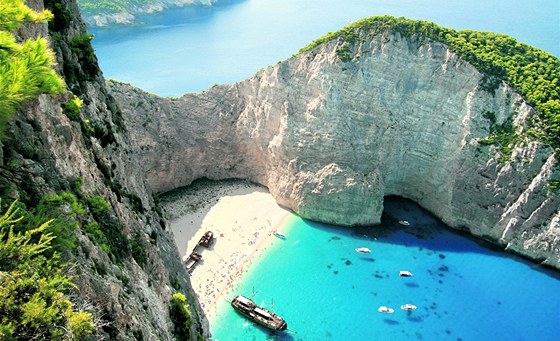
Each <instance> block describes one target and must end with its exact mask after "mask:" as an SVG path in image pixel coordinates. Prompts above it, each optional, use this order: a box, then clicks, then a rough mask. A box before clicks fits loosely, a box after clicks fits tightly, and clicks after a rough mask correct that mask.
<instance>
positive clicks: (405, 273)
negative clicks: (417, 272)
mask: <svg viewBox="0 0 560 341" xmlns="http://www.w3.org/2000/svg"><path fill="white" fill-rule="evenodd" d="M399 276H401V277H412V276H413V274H412V272H410V271H406V270H401V271H399Z"/></svg>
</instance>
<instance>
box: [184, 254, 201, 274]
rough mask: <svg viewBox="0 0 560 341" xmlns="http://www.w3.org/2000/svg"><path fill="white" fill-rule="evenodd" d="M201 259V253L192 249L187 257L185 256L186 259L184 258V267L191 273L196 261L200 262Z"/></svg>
mask: <svg viewBox="0 0 560 341" xmlns="http://www.w3.org/2000/svg"><path fill="white" fill-rule="evenodd" d="M201 260H202V255H201V254H200V253H197V252H195V251H193V252H192V253H191V254H190V255H189V257H187V259H186V260H185V268H186V270H187V272H188V273H191V272H192V271H193V270H194V267H195V266H196V263H198V262H200V261H201Z"/></svg>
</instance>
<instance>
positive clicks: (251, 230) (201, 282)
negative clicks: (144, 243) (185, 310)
mask: <svg viewBox="0 0 560 341" xmlns="http://www.w3.org/2000/svg"><path fill="white" fill-rule="evenodd" d="M199 187H200V188H198V189H197V190H194V191H190V192H189V194H187V195H185V194H183V195H177V197H176V198H175V200H169V199H165V200H164V201H167V202H164V207H165V209H166V212H167V213H168V214H170V213H169V212H172V213H173V214H174V216H173V215H172V220H171V229H172V231H173V234H174V237H175V242H176V244H177V248H178V250H179V252H180V254H181V255H182V256H183V257H184V258H183V259H186V257H187V256H188V255H189V254H190V253H191V252H192V251H193V249H194V248H195V247H196V244H197V242H198V241H199V239H200V237H202V235H203V234H204V233H205V232H206V231H212V232H213V233H214V236H215V240H214V243H213V244H212V245H211V247H210V248H208V249H207V248H204V247H201V246H199V247H198V248H197V252H198V253H200V254H201V255H202V261H201V262H198V264H197V265H196V266H195V269H194V271H192V273H191V284H192V286H193V288H194V291H195V292H196V294H197V295H198V299H199V301H200V303H201V305H202V308H203V309H204V312H205V313H206V315H207V316H210V315H211V314H212V313H213V310H214V308H215V305H216V303H217V302H218V301H219V300H222V299H231V297H225V296H224V295H225V294H226V293H227V291H228V290H229V289H230V288H231V287H232V285H233V282H234V281H235V280H236V279H237V278H238V277H239V275H241V274H242V273H243V271H245V270H246V269H247V267H248V266H249V265H250V263H251V260H252V259H253V258H254V256H255V255H256V254H257V252H262V251H263V250H265V249H266V248H267V247H268V246H269V245H270V244H271V242H272V240H273V238H276V237H275V236H273V235H272V231H274V230H277V229H278V230H281V228H280V224H281V223H282V221H283V220H284V219H285V218H287V217H289V216H290V215H291V212H290V211H288V210H286V209H284V208H281V207H280V206H278V205H277V204H276V202H275V201H274V198H273V197H272V196H271V195H270V194H269V193H268V191H267V190H266V189H265V188H263V187H260V186H257V185H252V184H248V183H246V182H218V183H209V184H208V183H207V185H206V186H205V185H204V184H203V186H199ZM173 205H175V206H173Z"/></svg>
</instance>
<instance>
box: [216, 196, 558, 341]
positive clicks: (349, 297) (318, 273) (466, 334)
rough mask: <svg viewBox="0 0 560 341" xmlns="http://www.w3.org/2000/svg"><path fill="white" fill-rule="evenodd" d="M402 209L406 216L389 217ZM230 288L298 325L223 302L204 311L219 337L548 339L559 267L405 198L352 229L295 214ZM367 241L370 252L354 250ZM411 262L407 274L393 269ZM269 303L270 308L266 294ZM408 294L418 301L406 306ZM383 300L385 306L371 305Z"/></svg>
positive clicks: (554, 327)
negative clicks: (279, 324) (516, 253)
mask: <svg viewBox="0 0 560 341" xmlns="http://www.w3.org/2000/svg"><path fill="white" fill-rule="evenodd" d="M399 219H406V220H408V221H410V222H411V226H408V227H403V226H401V225H399V224H398V223H397V221H398V220H399ZM286 224H287V225H289V227H288V228H286V227H284V228H283V231H286V234H287V236H288V237H287V239H286V240H285V241H282V240H280V239H278V240H275V242H274V243H275V245H274V247H273V248H272V249H270V251H269V252H267V254H266V255H263V258H262V259H261V260H259V261H258V262H255V263H254V265H253V266H252V268H250V269H249V271H248V272H247V273H246V274H245V275H244V276H243V277H242V278H241V279H240V280H239V282H238V283H237V286H236V289H235V290H234V291H232V292H231V293H230V294H229V295H228V296H229V297H230V298H232V297H233V296H234V295H237V294H242V295H246V296H249V297H251V296H253V298H254V301H255V302H256V303H257V304H262V305H263V306H264V307H266V308H270V309H272V310H274V311H275V312H277V313H278V314H279V315H281V316H283V317H284V318H285V319H286V321H287V322H288V327H289V328H290V329H292V330H295V331H296V332H297V333H272V332H269V331H267V330H265V329H263V328H261V327H258V326H256V325H254V324H253V323H249V322H248V321H247V319H245V318H244V317H242V316H240V315H238V314H237V313H236V312H235V311H234V310H233V309H232V308H231V307H230V306H229V304H228V303H227V302H223V303H221V304H219V306H218V308H217V310H216V313H215V315H214V316H212V317H211V318H210V321H211V322H210V323H211V330H212V333H213V338H215V339H218V340H221V341H225V340H265V339H278V340H386V339H393V340H395V339H397V340H402V339H419V340H422V339H424V340H453V339H454V340H459V339H461V340H489V339H493V340H553V339H555V337H556V336H557V333H558V331H559V329H558V328H559V325H560V295H558V292H560V278H559V276H558V275H557V274H555V273H552V272H550V271H546V270H543V269H537V268H536V267H535V266H534V265H532V264H530V263H527V262H525V261H522V260H520V259H516V258H514V257H511V256H509V255H506V254H504V253H500V252H498V251H493V250H491V249H489V248H486V247H484V246H482V245H480V244H478V243H476V242H475V241H474V240H472V239H469V238H467V237H465V236H462V235H459V234H457V233H455V232H452V231H451V230H449V229H447V228H446V227H445V226H444V225H443V224H442V223H441V222H439V221H438V220H437V219H435V218H433V217H432V216H430V215H429V214H427V213H426V212H424V211H422V210H421V209H420V208H419V207H418V206H416V205H415V204H413V203H411V202H409V201H405V200H403V199H395V198H390V199H388V200H387V202H386V213H385V215H384V219H383V223H382V225H381V226H376V227H364V228H357V229H349V228H338V227H333V226H326V225H323V224H317V223H311V222H308V221H304V220H302V219H300V218H297V217H293V218H292V219H290V220H289V221H288V222H287V223H286ZM358 247H368V248H370V249H371V250H372V253H370V254H361V253H357V252H355V249H356V248H358ZM400 270H409V271H411V272H412V273H413V274H414V275H413V276H412V277H400V276H399V271H400ZM272 302H274V307H273V308H271V303H272ZM406 303H411V304H414V305H416V306H417V307H418V309H417V310H415V311H404V310H401V309H400V306H401V305H403V304H406ZM380 306H388V307H391V308H393V309H394V310H395V311H394V313H393V314H382V313H379V312H378V311H377V309H378V308H379V307H380Z"/></svg>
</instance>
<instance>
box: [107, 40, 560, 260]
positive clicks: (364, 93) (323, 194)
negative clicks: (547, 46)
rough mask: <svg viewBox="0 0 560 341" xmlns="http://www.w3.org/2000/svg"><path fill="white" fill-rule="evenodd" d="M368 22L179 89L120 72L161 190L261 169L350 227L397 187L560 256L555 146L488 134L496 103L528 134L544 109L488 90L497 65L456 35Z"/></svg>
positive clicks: (523, 247) (310, 209)
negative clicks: (192, 88) (500, 140)
mask: <svg viewBox="0 0 560 341" xmlns="http://www.w3.org/2000/svg"><path fill="white" fill-rule="evenodd" d="M359 34H360V37H359V38H358V39H355V42H354V43H351V44H348V43H347V42H343V41H341V40H340V39H339V40H337V39H334V40H331V41H329V42H326V43H324V44H321V45H319V46H317V47H315V48H313V49H312V50H310V51H306V52H303V53H301V54H299V55H297V56H294V57H292V58H290V59H289V60H287V61H285V62H282V63H279V64H277V65H274V66H271V67H269V68H267V69H265V70H263V71H261V72H259V73H257V74H255V75H254V76H253V77H252V78H250V79H247V80H245V81H242V82H239V83H236V84H233V85H225V86H217V87H214V88H212V89H209V90H208V91H205V92H203V93H200V94H187V95H185V96H183V97H181V98H178V99H165V98H159V97H157V96H154V95H150V94H146V93H144V92H142V91H141V90H139V89H136V88H134V87H131V86H130V85H126V84H119V83H113V84H111V89H112V93H113V94H114V96H115V97H116V98H117V101H118V102H119V103H120V104H121V108H122V109H123V113H124V117H125V122H126V125H127V127H129V128H130V131H131V138H132V141H133V145H134V155H135V156H136V157H137V158H138V159H139V160H140V164H141V165H142V167H143V171H144V172H145V174H146V175H147V178H148V182H149V183H150V185H151V186H152V188H153V189H154V190H156V191H160V192H161V191H167V190H170V189H173V188H177V187H179V186H184V185H188V184H190V183H191V182H192V181H193V180H195V179H197V178H200V177H207V178H210V179H225V178H243V179H249V180H252V181H255V182H258V183H260V184H262V185H265V186H267V187H268V188H269V190H270V192H271V193H272V195H274V197H275V198H276V200H277V201H278V203H279V204H281V205H284V206H287V207H289V208H291V209H293V210H294V211H295V212H297V213H298V214H300V215H301V216H303V217H305V218H309V219H312V220H317V221H322V222H327V223H332V224H338V225H373V224H377V223H378V222H379V220H380V216H381V212H382V210H383V198H384V196H387V195H399V196H402V197H406V198H410V199H412V200H414V201H416V202H417V203H419V204H420V205H422V206H423V207H424V208H426V209H428V210H429V211H431V212H432V213H433V214H435V215H436V216H438V217H439V218H441V219H442V220H443V221H444V222H445V223H446V224H448V225H450V226H452V227H454V228H457V229H465V230H468V231H470V232H471V233H472V234H474V235H476V236H479V237H482V238H484V239H487V240H491V241H493V242H495V243H497V244H499V245H502V246H503V247H505V248H507V249H509V250H512V251H514V252H518V253H520V254H523V255H525V256H527V257H529V258H532V259H534V260H537V261H540V262H544V263H546V264H549V265H552V266H555V267H557V268H560V233H559V232H560V230H559V229H560V226H559V220H560V209H559V207H560V197H559V196H558V194H557V193H554V192H551V191H549V189H548V186H547V184H548V182H549V181H550V179H551V178H552V177H553V176H556V177H557V176H558V167H555V166H554V165H555V164H556V163H557V160H556V159H555V156H554V154H553V152H552V150H551V148H549V147H546V146H544V145H543V144H541V143H540V142H537V141H532V140H523V141H521V142H519V143H518V144H517V145H516V146H514V150H513V153H512V156H511V160H509V161H503V160H500V157H501V155H500V153H499V151H498V149H497V148H496V147H495V146H486V145H483V144H480V143H479V141H480V140H481V139H484V138H486V137H488V135H489V132H490V126H491V124H492V122H490V121H491V120H490V119H489V114H488V113H492V114H491V116H492V117H493V119H495V121H496V122H497V123H498V124H499V123H503V122H505V121H506V120H508V119H513V120H514V124H515V126H516V127H517V129H518V131H519V132H521V131H523V130H524V129H525V128H524V127H525V122H526V120H527V118H528V117H530V116H531V115H533V114H534V110H533V108H531V106H529V105H528V104H527V103H526V102H525V101H524V100H523V98H521V96H520V95H519V94H517V93H516V92H515V91H513V90H512V89H511V88H510V87H509V86H508V85H507V84H505V83H503V84H501V85H500V86H499V88H497V89H496V90H495V91H491V90H490V91H489V90H484V87H481V86H480V84H481V82H483V80H484V77H485V75H483V74H481V73H480V72H479V71H478V70H477V69H476V68H475V67H473V66H472V65H470V64H469V63H467V62H465V61H464V60H463V59H462V58H460V57H459V56H458V55H456V54H455V53H454V52H452V51H451V50H450V48H449V47H448V46H446V45H443V44H441V43H438V42H434V41H430V40H427V39H419V37H417V36H412V37H404V36H401V35H400V34H399V33H396V32H394V31H392V30H385V31H383V32H381V33H376V34H372V33H369V32H363V31H362V32H360V33H359ZM341 51H343V52H344V53H343V55H341Z"/></svg>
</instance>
